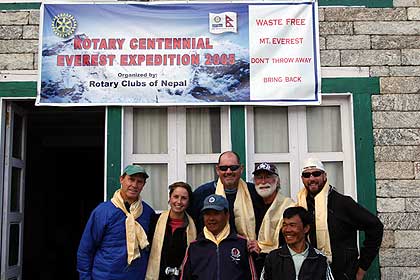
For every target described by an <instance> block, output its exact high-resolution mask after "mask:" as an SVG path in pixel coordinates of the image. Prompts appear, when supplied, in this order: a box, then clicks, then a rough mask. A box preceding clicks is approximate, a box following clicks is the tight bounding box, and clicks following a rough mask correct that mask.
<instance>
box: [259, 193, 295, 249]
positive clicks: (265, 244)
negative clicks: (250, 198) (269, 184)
mask: <svg viewBox="0 0 420 280" xmlns="http://www.w3.org/2000/svg"><path fill="white" fill-rule="evenodd" d="M292 206H295V202H294V201H293V200H292V199H291V198H289V197H285V196H284V195H282V194H281V193H280V192H278V193H277V195H276V197H275V199H274V201H273V203H272V204H271V206H270V208H268V210H267V212H266V213H265V215H264V219H263V221H262V224H261V227H260V231H259V233H258V245H259V246H260V248H261V252H262V253H267V254H268V253H269V252H271V251H272V250H274V249H277V248H278V247H279V234H280V231H281V227H282V224H283V212H284V210H286V208H288V207H292Z"/></svg>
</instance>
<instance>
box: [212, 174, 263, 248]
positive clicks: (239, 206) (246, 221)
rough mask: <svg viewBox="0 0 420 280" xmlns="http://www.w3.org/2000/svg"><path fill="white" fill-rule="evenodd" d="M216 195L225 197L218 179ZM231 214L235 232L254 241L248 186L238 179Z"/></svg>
mask: <svg viewBox="0 0 420 280" xmlns="http://www.w3.org/2000/svg"><path fill="white" fill-rule="evenodd" d="M216 194H218V195H222V196H224V197H226V193H225V189H224V187H223V184H222V182H221V181H220V179H219V180H218V181H217V185H216ZM233 212H234V216H235V226H236V230H237V232H238V233H239V234H241V235H244V236H245V237H247V238H248V239H250V240H255V239H256V236H255V215H254V207H253V206H252V200H251V195H250V194H249V191H248V186H247V184H246V183H245V181H244V180H242V179H239V184H238V190H237V192H236V198H235V203H234V204H233ZM231 215H232V214H231Z"/></svg>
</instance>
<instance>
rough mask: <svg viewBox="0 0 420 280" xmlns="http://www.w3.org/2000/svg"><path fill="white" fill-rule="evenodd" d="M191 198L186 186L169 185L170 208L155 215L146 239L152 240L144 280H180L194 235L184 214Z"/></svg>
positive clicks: (188, 218)
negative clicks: (186, 253) (182, 266)
mask: <svg viewBox="0 0 420 280" xmlns="http://www.w3.org/2000/svg"><path fill="white" fill-rule="evenodd" d="M191 198H192V190H191V187H190V185H188V184H187V183H184V182H176V183H173V184H172V185H170V186H169V207H170V209H169V210H167V211H164V212H162V213H161V214H159V215H156V216H155V217H154V218H153V219H152V221H151V224H150V232H149V237H150V236H151V235H153V237H152V238H150V239H151V243H152V246H151V252H150V257H149V263H148V266H147V273H146V279H147V280H157V279H159V280H173V279H179V274H180V271H179V270H180V267H181V264H182V260H183V258H184V256H185V251H186V249H187V247H188V244H189V243H190V242H191V241H193V240H195V238H196V235H197V233H196V229H195V225H194V222H193V220H192V218H191V217H190V216H189V215H188V214H187V212H186V211H185V210H186V209H187V207H188V205H189V204H190V199H191Z"/></svg>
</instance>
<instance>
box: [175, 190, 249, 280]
mask: <svg viewBox="0 0 420 280" xmlns="http://www.w3.org/2000/svg"><path fill="white" fill-rule="evenodd" d="M202 212H203V217H204V225H205V227H204V229H203V232H201V233H200V234H199V235H198V237H197V240H196V241H194V242H192V243H191V244H190V246H189V247H188V249H187V253H186V255H185V258H184V262H183V264H182V270H181V279H182V280H193V279H199V280H255V279H257V278H256V274H255V269H254V265H253V262H252V258H251V257H250V255H249V254H248V249H247V240H246V239H245V238H244V237H241V236H239V235H237V234H236V232H235V231H233V230H231V228H230V225H229V222H228V221H229V204H228V201H227V199H226V198H224V197H223V196H221V195H217V194H212V195H209V196H208V197H206V198H205V199H204V206H203V208H202Z"/></svg>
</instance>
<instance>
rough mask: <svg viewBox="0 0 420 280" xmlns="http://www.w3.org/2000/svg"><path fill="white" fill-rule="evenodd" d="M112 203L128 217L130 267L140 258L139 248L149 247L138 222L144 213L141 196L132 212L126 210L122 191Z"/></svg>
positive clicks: (128, 257) (133, 204)
mask: <svg viewBox="0 0 420 280" xmlns="http://www.w3.org/2000/svg"><path fill="white" fill-rule="evenodd" d="M111 202H112V203H113V204H114V205H115V207H117V208H119V209H121V211H123V212H124V214H125V215H126V216H127V218H126V219H125V236H126V239H127V262H128V264H129V265H130V264H131V262H132V261H133V260H135V259H137V258H140V250H139V247H140V248H141V249H144V248H146V247H147V246H148V245H149V242H148V241H147V235H146V233H145V232H144V229H143V227H142V226H141V225H140V224H139V223H138V222H137V221H136V219H137V218H138V217H140V215H141V214H142V213H143V204H142V203H141V196H140V195H139V199H138V200H137V201H136V202H134V203H132V204H131V205H130V212H128V211H127V209H126V208H125V205H124V200H123V198H122V197H121V193H120V190H117V191H116V192H115V193H114V196H113V197H112V199H111Z"/></svg>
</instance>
